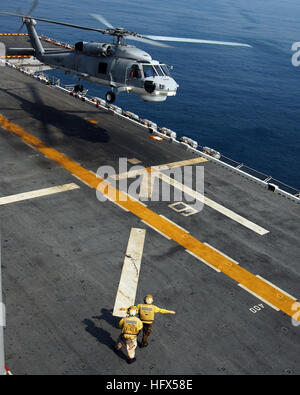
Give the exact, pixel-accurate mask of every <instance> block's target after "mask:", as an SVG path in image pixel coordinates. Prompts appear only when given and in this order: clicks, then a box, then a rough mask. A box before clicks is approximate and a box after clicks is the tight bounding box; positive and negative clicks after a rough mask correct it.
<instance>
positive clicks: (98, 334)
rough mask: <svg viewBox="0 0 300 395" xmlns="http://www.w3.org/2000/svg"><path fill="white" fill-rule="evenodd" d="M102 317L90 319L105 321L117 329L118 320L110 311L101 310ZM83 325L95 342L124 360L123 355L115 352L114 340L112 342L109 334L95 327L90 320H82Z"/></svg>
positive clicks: (120, 352)
mask: <svg viewBox="0 0 300 395" xmlns="http://www.w3.org/2000/svg"><path fill="white" fill-rule="evenodd" d="M101 312H102V316H99V317H92V318H96V319H99V320H101V319H104V320H105V321H107V322H108V323H109V324H110V325H112V326H113V327H114V328H118V324H117V323H118V318H117V317H114V316H113V315H112V312H111V310H107V309H102V310H101ZM83 323H84V325H86V328H85V330H86V331H87V332H88V333H89V334H90V335H92V336H94V337H95V338H96V339H97V341H98V342H99V343H101V344H104V345H106V346H107V347H108V348H109V349H111V350H112V351H114V352H116V354H117V355H118V356H119V357H120V358H122V359H124V360H126V356H125V355H124V353H123V352H122V351H121V350H119V351H115V346H116V340H114V339H113V338H112V337H111V334H110V333H109V332H108V331H106V330H105V329H103V328H100V327H98V326H96V325H95V323H94V321H92V320H90V319H85V320H83Z"/></svg>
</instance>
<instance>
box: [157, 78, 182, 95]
mask: <svg viewBox="0 0 300 395" xmlns="http://www.w3.org/2000/svg"><path fill="white" fill-rule="evenodd" d="M178 87H179V85H178V84H177V82H176V81H175V80H174V79H173V78H171V77H167V78H161V80H160V81H159V82H158V83H157V89H158V90H159V91H161V92H164V93H165V94H166V95H167V96H175V95H176V92H177V89H178Z"/></svg>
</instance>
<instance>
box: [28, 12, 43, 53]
mask: <svg viewBox="0 0 300 395" xmlns="http://www.w3.org/2000/svg"><path fill="white" fill-rule="evenodd" d="M24 23H25V25H26V27H27V31H28V35H29V38H30V41H31V45H32V47H33V49H34V50H35V57H36V58H37V59H39V60H41V59H42V58H43V56H44V54H45V49H44V47H43V45H42V43H41V40H40V39H39V36H38V34H37V32H36V30H35V25H36V21H35V20H34V19H31V18H26V19H24Z"/></svg>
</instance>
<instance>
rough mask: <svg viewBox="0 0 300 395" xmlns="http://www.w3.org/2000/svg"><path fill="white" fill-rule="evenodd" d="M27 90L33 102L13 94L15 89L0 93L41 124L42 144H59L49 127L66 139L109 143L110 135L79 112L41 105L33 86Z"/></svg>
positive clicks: (3, 90)
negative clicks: (9, 97) (13, 100)
mask: <svg viewBox="0 0 300 395" xmlns="http://www.w3.org/2000/svg"><path fill="white" fill-rule="evenodd" d="M28 89H29V90H30V91H31V94H32V98H33V102H31V101H29V100H27V99H24V98H23V97H21V96H19V95H18V94H17V93H15V92H14V91H15V89H12V90H9V89H3V88H0V92H1V93H4V94H7V95H9V96H11V97H13V98H14V99H16V100H18V102H19V103H20V107H21V109H22V110H24V111H25V112H26V113H27V114H28V115H29V116H31V117H32V118H34V119H36V120H37V121H39V122H41V123H42V128H40V129H39V133H40V134H41V136H40V138H41V139H42V140H43V142H44V143H46V144H48V145H54V144H56V143H58V142H59V143H60V144H61V139H58V138H57V137H56V136H54V134H53V132H52V131H51V129H50V127H51V126H52V127H55V128H57V129H59V131H60V132H61V133H62V134H63V135H65V136H66V137H73V138H76V139H80V140H84V141H88V142H91V143H108V142H109V140H110V135H109V133H108V132H107V130H105V129H103V128H101V127H99V126H98V125H94V124H92V123H90V122H89V121H87V120H85V119H83V118H81V117H80V116H78V115H77V114H78V113H80V111H62V110H58V109H56V108H54V107H52V106H49V105H47V104H44V103H43V100H42V98H41V97H40V95H39V92H38V89H35V87H34V85H33V84H30V85H28ZM82 113H84V114H87V113H88V112H87V111H82ZM93 114H94V113H93Z"/></svg>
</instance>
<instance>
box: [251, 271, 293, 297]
mask: <svg viewBox="0 0 300 395" xmlns="http://www.w3.org/2000/svg"><path fill="white" fill-rule="evenodd" d="M256 277H257V278H259V279H260V280H262V281H264V282H265V283H267V284H269V285H271V287H273V288H276V289H278V291H280V292H282V293H283V294H285V295H286V296H288V297H289V298H291V299H293V300H297V298H294V296H292V295H290V294H288V293H287V292H285V291H283V290H282V289H281V288H279V287H276V285H274V284H272V283H271V282H270V281H268V280H266V279H265V278H263V277H261V276H259V275H256Z"/></svg>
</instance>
